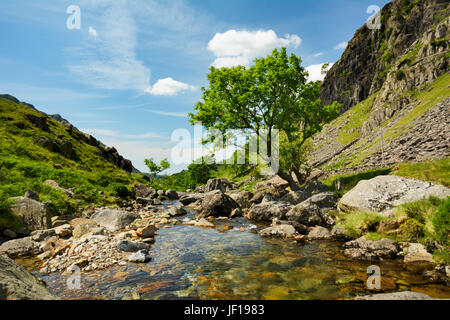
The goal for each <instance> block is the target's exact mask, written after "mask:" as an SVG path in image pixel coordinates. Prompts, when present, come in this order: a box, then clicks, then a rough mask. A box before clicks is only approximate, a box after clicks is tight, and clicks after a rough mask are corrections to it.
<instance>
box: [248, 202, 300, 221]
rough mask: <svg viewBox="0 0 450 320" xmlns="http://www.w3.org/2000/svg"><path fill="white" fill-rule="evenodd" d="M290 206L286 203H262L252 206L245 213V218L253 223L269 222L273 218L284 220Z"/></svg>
mask: <svg viewBox="0 0 450 320" xmlns="http://www.w3.org/2000/svg"><path fill="white" fill-rule="evenodd" d="M291 208H292V205H291V204H290V203H287V202H275V201H273V202H264V203H260V204H256V205H253V206H252V207H251V208H250V210H249V211H248V213H247V218H249V219H251V220H255V221H264V222H270V221H272V220H273V219H274V218H278V219H280V220H286V213H287V212H288V211H289V210H291Z"/></svg>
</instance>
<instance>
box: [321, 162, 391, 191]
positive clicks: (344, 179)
mask: <svg viewBox="0 0 450 320" xmlns="http://www.w3.org/2000/svg"><path fill="white" fill-rule="evenodd" d="M390 172H391V169H389V168H386V169H377V170H368V171H365V172H361V173H353V174H339V175H333V176H330V177H328V178H326V179H324V180H322V181H321V182H322V183H323V184H325V185H326V186H327V187H328V189H329V191H331V192H334V193H335V194H336V195H337V196H338V197H342V196H343V195H344V194H345V193H346V192H348V191H349V190H351V189H353V188H354V187H355V186H356V185H357V184H358V182H359V181H361V180H370V179H372V178H375V177H377V176H381V175H388V174H390ZM336 179H337V180H339V181H340V183H341V188H342V189H341V190H336V189H334V187H333V182H334V180H336Z"/></svg>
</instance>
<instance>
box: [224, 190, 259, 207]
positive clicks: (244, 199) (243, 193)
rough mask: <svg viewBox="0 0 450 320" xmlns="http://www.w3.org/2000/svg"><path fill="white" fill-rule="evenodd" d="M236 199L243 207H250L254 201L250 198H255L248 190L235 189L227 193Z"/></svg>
mask: <svg viewBox="0 0 450 320" xmlns="http://www.w3.org/2000/svg"><path fill="white" fill-rule="evenodd" d="M227 194H228V195H229V196H230V197H231V198H232V199H233V200H234V201H236V202H237V204H239V206H240V207H241V208H242V209H247V208H250V207H251V205H252V203H251V202H250V199H251V198H253V194H252V193H251V192H250V191H247V190H235V191H231V192H229V193H227Z"/></svg>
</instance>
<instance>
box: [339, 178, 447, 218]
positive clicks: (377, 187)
mask: <svg viewBox="0 0 450 320" xmlns="http://www.w3.org/2000/svg"><path fill="white" fill-rule="evenodd" d="M431 196H435V197H439V198H446V197H448V196H450V189H449V188H446V187H444V186H440V185H434V184H432V183H430V182H424V181H419V180H413V179H406V178H402V177H395V176H378V177H375V178H373V179H370V180H362V181H360V182H359V183H358V184H357V185H356V187H354V188H353V189H352V190H350V191H349V192H347V193H346V194H345V195H344V196H343V197H342V198H341V200H340V201H339V208H340V209H341V210H343V211H346V212H348V211H353V210H361V211H371V212H380V213H383V212H389V210H391V209H393V208H394V207H396V206H398V205H401V204H404V203H408V202H414V201H418V200H422V199H427V198H429V197H431Z"/></svg>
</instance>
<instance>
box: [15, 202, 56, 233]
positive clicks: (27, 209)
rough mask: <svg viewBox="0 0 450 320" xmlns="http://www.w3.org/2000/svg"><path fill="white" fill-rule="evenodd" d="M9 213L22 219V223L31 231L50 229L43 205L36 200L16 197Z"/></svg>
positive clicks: (47, 215) (49, 221)
mask: <svg viewBox="0 0 450 320" xmlns="http://www.w3.org/2000/svg"><path fill="white" fill-rule="evenodd" d="M11 211H12V212H13V213H14V214H16V215H17V216H19V217H21V218H22V221H23V223H24V224H25V225H26V226H28V227H30V228H31V229H36V230H38V229H48V228H50V227H51V220H50V216H49V214H48V212H47V209H46V208H45V205H44V204H42V203H40V202H37V201H36V200H33V199H30V198H25V197H18V198H14V205H13V207H12V208H11Z"/></svg>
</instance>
